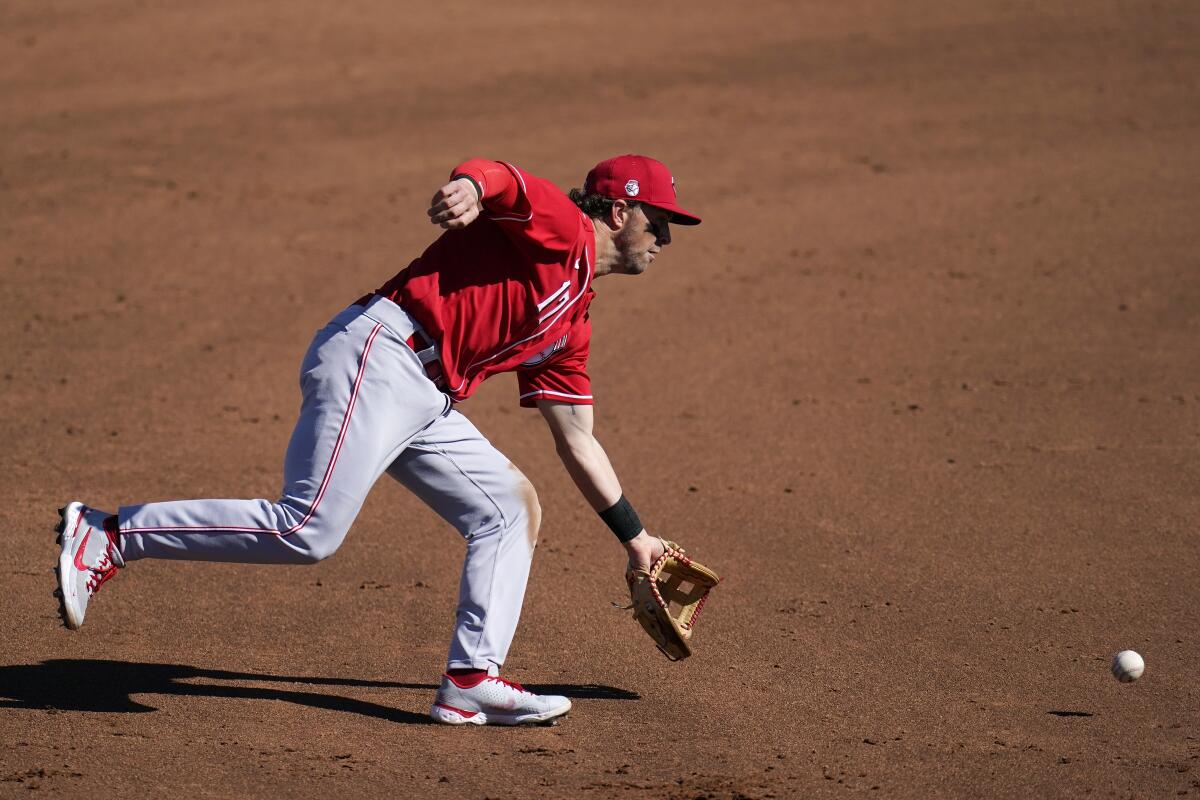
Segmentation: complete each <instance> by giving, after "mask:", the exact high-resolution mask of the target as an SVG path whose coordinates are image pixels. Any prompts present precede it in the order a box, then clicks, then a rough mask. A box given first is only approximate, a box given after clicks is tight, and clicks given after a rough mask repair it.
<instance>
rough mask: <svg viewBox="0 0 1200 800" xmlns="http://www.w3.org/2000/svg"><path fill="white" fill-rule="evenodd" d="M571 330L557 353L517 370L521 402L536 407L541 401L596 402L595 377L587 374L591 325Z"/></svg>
mask: <svg viewBox="0 0 1200 800" xmlns="http://www.w3.org/2000/svg"><path fill="white" fill-rule="evenodd" d="M583 327H584V328H585V329H584V330H580V329H579V328H576V329H574V330H572V331H571V333H570V339H576V338H578V339H579V342H578V343H576V342H572V341H570V340H568V341H567V342H564V343H563V348H562V350H560V351H559V352H557V353H552V354H550V356H549V357H548V358H546V359H545V360H544V361H541V362H540V363H538V364H536V365H532V366H522V367H521V368H520V369H518V370H517V389H518V391H519V392H520V395H521V397H520V400H521V405H522V406H524V407H526V408H533V407H535V406H536V405H537V402H538V401H539V400H551V401H553V402H556V403H569V404H571V405H576V406H590V405H592V380H591V378H589V377H588V374H587V360H588V350H589V338H590V334H591V324H590V323H587V324H585V326H583Z"/></svg>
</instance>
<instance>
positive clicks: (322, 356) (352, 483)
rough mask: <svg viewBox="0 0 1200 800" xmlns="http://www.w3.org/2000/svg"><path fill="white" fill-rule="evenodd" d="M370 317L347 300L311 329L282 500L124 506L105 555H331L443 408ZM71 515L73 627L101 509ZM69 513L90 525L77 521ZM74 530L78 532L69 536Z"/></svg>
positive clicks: (93, 576)
mask: <svg viewBox="0 0 1200 800" xmlns="http://www.w3.org/2000/svg"><path fill="white" fill-rule="evenodd" d="M391 308H392V309H394V310H395V311H397V312H398V311H399V309H398V308H397V307H395V306H391ZM399 313H401V314H402V313H403V312H399ZM375 316H378V317H380V318H381V319H386V315H384V314H378V313H377V314H375ZM375 316H370V315H368V313H367V309H364V308H362V307H359V306H351V307H350V308H348V309H346V310H345V311H343V312H342V313H341V314H339V315H338V316H337V317H335V318H334V320H333V321H332V322H331V323H330V324H329V325H328V326H326V327H325V328H324V329H322V330H321V331H319V332H318V334H317V336H316V337H315V339H314V340H313V343H312V345H311V346H310V348H309V350H308V353H307V354H306V355H305V358H304V362H303V365H302V367H301V376H300V384H301V390H302V394H303V403H302V406H301V411H300V416H299V419H298V420H297V423H296V427H295V429H294V430H293V433H292V438H291V442H290V444H289V446H288V451H287V456H286V458H285V463H284V484H283V491H282V493H281V496H280V498H279V499H278V500H265V499H258V500H185V501H171V502H163V503H146V504H142V505H131V506H125V507H122V508H121V509H120V511H119V513H118V515H117V520H116V525H115V529H114V530H115V532H114V533H113V535H112V538H111V542H112V543H113V549H114V551H115V553H116V557H113V558H110V561H116V560H117V558H120V559H121V560H122V563H123V562H128V561H135V560H137V559H140V558H169V559H187V560H197V561H234V562H242V563H259V564H305V563H313V562H315V561H319V560H321V559H322V558H325V557H326V556H328V555H329V554H331V553H332V552H333V551H334V550H336V549H337V547H338V546H339V545H340V544H341V542H342V540H343V539H344V538H345V535H346V532H347V530H348V529H349V527H350V524H351V523H352V522H353V521H354V518H355V517H356V516H357V514H358V511H359V509H360V508H361V506H362V503H363V500H364V499H365V498H366V495H367V492H368V491H369V490H370V488H371V486H372V485H373V484H374V483H375V481H376V480H377V479H378V478H379V476H380V475H381V474H382V473H383V471H384V469H386V468H387V466H388V464H390V463H391V462H392V461H393V460H394V459H395V458H396V456H397V454H398V453H399V452H400V451H401V450H403V448H404V447H405V445H406V444H407V443H408V441H409V440H410V439H412V438H413V437H414V436H415V435H417V434H418V433H420V432H421V431H422V430H423V429H425V428H426V427H428V426H429V425H430V424H431V423H432V422H433V421H434V420H437V419H439V418H440V416H441V415H443V414H445V413H446V412H447V411H448V406H449V403H448V400H447V398H446V396H445V395H444V394H442V393H441V392H439V391H438V390H437V388H436V387H435V386H434V385H433V383H432V382H430V380H429V378H428V377H427V376H426V374H425V372H424V369H423V368H422V366H421V363H420V361H419V360H418V359H417V357H416V356H415V355H414V354H413V352H412V350H411V349H409V347H408V345H407V344H405V339H404V337H402V336H401V335H400V333H397V332H396V331H395V330H394V327H396V326H395V324H394V322H395V320H386V321H388V322H391V323H393V324H392V325H389V324H385V323H384V322H381V321H379V320H377V319H376V318H375ZM77 505H80V504H72V505H70V506H68V509H73V508H74V507H75V506H77ZM66 517H67V514H66V512H64V520H63V528H64V531H65V532H64V534H63V551H62V555H61V557H60V575H59V581H60V591H61V592H62V595H63V598H64V605H66V606H67V607H66V608H65V609H64V614H65V616H66V618H67V622H68V626H70V627H78V625H79V624H80V623H82V621H83V615H84V612H85V610H86V606H87V601H88V599H89V598H90V596H91V595H92V594H94V592H95V590H96V589H98V588H99V586H100V585H101V584H102V583H103V581H102V580H99V579H98V576H99V575H100V574H101V572H102V571H103V570H104V569H106V568H107V564H104V563H102V559H101V556H100V555H97V554H94V553H93V552H92V551H93V550H94V549H95V542H96V541H98V539H97V537H94V536H88V535H87V533H86V531H87V529H88V528H89V527H91V528H98V527H103V526H102V521H103V520H104V519H105V518H106V517H107V515H106V514H104V513H103V512H95V511H92V512H89V513H83V512H80V513H79V514H77V515H76V517H71V519H67V518H66ZM76 518H78V519H80V520H83V521H84V523H87V522H89V521H90V522H91V523H93V524H91V525H90V526H89V525H88V524H84V523H81V524H79V525H76V524H75V520H76ZM77 528H78V530H79V533H78V534H72V533H70V531H73V530H76V529H77ZM93 562H95V563H93ZM68 567H69V568H68ZM97 570H101V572H98V571H97ZM103 574H105V575H107V576H111V572H107V573H103ZM105 580H107V577H106V578H105ZM71 604H73V607H72V605H71ZM72 623H74V624H72Z"/></svg>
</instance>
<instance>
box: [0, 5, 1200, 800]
mask: <svg viewBox="0 0 1200 800" xmlns="http://www.w3.org/2000/svg"><path fill="white" fill-rule="evenodd" d="M404 5H405V6H408V5H409V4H404ZM1197 42H1200V11H1198V10H1197V6H1196V4H1195V3H1189V2H1182V1H1180V2H1161V3H1154V4H1127V3H1117V2H1086V3H1067V2H1052V3H1032V2H1007V1H1002V0H992V1H989V2H979V3H961V4H952V3H933V2H925V1H924V0H919V1H918V2H899V1H898V0H891V1H889V0H853V1H852V2H849V3H839V4H832V3H814V2H806V3H788V2H768V3H761V4H752V5H745V4H742V5H740V6H739V5H737V4H723V3H716V2H707V1H705V2H699V3H687V4H684V3H665V4H659V5H656V6H651V7H640V6H630V7H616V8H607V7H600V6H594V5H592V6H587V7H584V6H583V5H579V6H576V5H573V4H565V3H550V2H538V3H518V4H493V5H485V4H468V3H451V4H411V7H402V5H401V4H397V3H388V2H357V1H356V2H351V3H337V4H328V3H316V2H294V3H282V2H273V3H235V2H229V1H228V0H218V1H217V2H210V3H199V4H185V3H163V2H154V1H152V2H132V1H131V0H101V2H94V3H89V4H83V3H64V2H52V3H43V2H32V1H31V0H18V2H15V3H9V4H6V5H4V6H3V7H0V270H2V273H0V274H2V275H3V285H4V291H3V294H2V295H0V334H2V338H3V342H4V346H3V350H2V351H0V353H2V355H0V367H2V372H3V377H2V382H0V437H2V441H3V448H2V449H0V470H2V473H3V475H4V481H3V489H2V492H3V494H2V495H0V497H2V498H3V503H0V523H2V530H3V531H4V538H3V541H4V543H5V544H6V546H5V547H3V548H0V576H3V577H2V580H3V586H4V589H5V591H4V592H3V599H2V600H0V621H2V622H0V626H2V627H0V632H2V634H3V639H4V643H5V646H4V651H3V656H2V658H0V748H2V749H0V796H3V797H19V796H30V795H31V794H34V793H33V792H31V791H30V790H37V791H36V794H37V795H44V794H61V795H72V796H80V795H83V794H84V793H87V794H99V795H102V796H122V797H164V796H166V797H178V796H184V795H186V796H190V797H210V796H211V797H235V796H249V795H265V794H267V793H268V792H272V793H274V794H275V795H276V796H279V797H289V798H290V797H297V798H309V797H327V796H346V797H351V796H364V797H376V796H379V797H382V796H388V797H416V796H421V797H424V796H433V797H461V798H484V797H488V798H526V797H589V798H591V797H596V798H600V797H614V796H619V797H629V798H636V797H647V798H650V797H656V798H680V799H681V800H682V799H683V798H689V799H690V798H700V797H704V798H769V797H841V796H845V795H851V794H865V795H869V796H879V797H923V798H926V797H967V796H988V797H1013V798H1027V797H1049V796H1083V795H1088V796H1092V797H1146V798H1159V797H1174V796H1179V795H1183V796H1189V797H1191V796H1197V795H1200V688H1198V687H1200V666H1198V665H1200V634H1198V633H1197V631H1198V630H1200V612H1198V610H1197V601H1198V599H1200V554H1198V553H1200V550H1198V539H1197V533H1198V530H1197V520H1200V460H1198V458H1197V456H1198V454H1200V272H1198V270H1200V257H1198V256H1197V253H1198V252H1200V225H1198V224H1197V221H1198V218H1200V215H1198V212H1200V46H1198V45H1197ZM622 152H646V153H649V154H652V155H655V156H657V157H659V158H661V159H663V160H664V161H666V162H667V163H668V164H670V165H671V168H672V170H673V171H674V172H675V174H676V175H677V176H678V180H679V191H680V197H681V201H682V202H683V203H684V205H685V206H686V207H688V208H689V209H693V208H694V209H695V210H696V212H697V213H699V214H700V215H701V216H703V217H704V218H705V223H704V224H703V225H702V226H700V227H699V228H696V229H684V230H677V231H676V232H675V242H674V243H673V244H672V245H671V247H670V248H669V249H668V250H667V252H666V253H665V257H664V258H661V259H659V260H658V261H657V262H656V263H655V264H654V265H653V267H652V268H651V270H650V271H649V272H648V273H647V274H645V275H643V276H641V277H638V278H634V279H626V278H618V277H614V278H607V279H605V280H604V281H602V282H600V283H599V284H598V285H597V287H596V288H597V291H598V296H597V298H596V301H595V303H594V304H593V306H592V309H593V311H592V319H593V322H594V325H595V340H594V344H593V348H592V351H593V356H592V370H591V371H592V375H593V381H594V384H595V389H596V394H597V406H596V413H597V424H598V436H599V438H600V439H601V441H603V442H604V444H605V446H606V447H607V449H608V450H609V452H610V454H611V455H612V456H613V459H614V462H615V464H616V467H617V470H618V472H619V474H620V475H621V477H622V481H623V484H624V485H625V487H626V489H627V491H628V494H629V495H630V497H631V498H632V499H633V500H634V502H635V503H636V504H637V505H638V508H639V510H640V512H641V514H642V517H643V519H645V520H646V521H647V522H648V524H649V525H650V527H651V529H652V531H654V532H656V533H660V534H663V535H669V536H671V537H677V538H679V539H680V540H682V541H683V542H684V543H685V544H686V545H687V546H688V547H689V550H691V551H692V552H693V553H694V554H695V555H696V556H697V557H698V558H700V559H702V560H703V561H705V562H706V563H709V564H711V565H712V566H713V567H714V568H716V569H717V570H718V571H719V572H721V573H722V574H723V575H724V576H725V578H726V580H725V582H724V583H723V584H722V585H721V586H720V587H719V589H718V590H717V592H716V593H715V594H714V595H713V599H712V601H711V603H710V604H709V607H708V608H707V609H706V610H705V615H704V619H703V620H702V621H701V625H700V627H699V629H698V632H697V634H696V644H697V648H698V654H697V655H696V656H695V657H693V658H692V659H690V660H689V661H686V662H682V663H680V664H669V663H667V662H666V661H665V660H664V659H662V658H661V657H660V656H659V655H658V654H657V653H656V652H655V651H654V649H653V647H652V645H651V644H650V642H649V640H648V639H647V638H645V637H644V635H643V634H642V633H641V632H640V630H637V629H636V627H635V624H634V623H633V622H632V620H630V619H629V618H628V616H627V615H626V614H624V613H621V612H618V611H615V610H613V609H612V607H611V605H610V601H611V600H620V599H621V598H622V595H623V592H624V585H623V582H622V580H621V566H622V563H623V560H622V554H621V553H620V551H619V549H618V548H617V547H616V546H615V545H614V543H613V542H612V538H611V536H610V535H609V534H608V533H607V531H606V530H605V529H604V528H603V525H602V524H601V523H600V522H599V521H598V520H597V519H596V518H595V515H594V514H592V513H591V512H590V511H589V510H588V509H587V508H586V506H585V504H584V502H583V501H582V499H581V498H580V497H579V496H578V493H577V492H576V491H575V489H574V488H573V487H572V486H571V484H570V481H569V479H568V478H567V476H566V475H565V474H564V473H563V471H562V469H561V467H560V466H559V465H558V462H557V459H556V457H555V455H554V451H553V447H552V444H551V441H550V437H549V434H548V432H547V431H546V429H545V426H544V424H543V423H542V421H541V418H540V416H539V415H538V414H537V413H536V412H530V411H527V410H522V409H519V408H518V407H517V405H516V387H515V381H513V380H511V379H510V378H511V376H503V377H501V378H497V379H495V380H493V381H491V382H489V384H488V385H487V386H485V387H484V389H483V390H482V391H481V392H480V393H479V394H478V395H477V396H476V397H474V398H472V399H471V400H470V401H469V402H467V403H466V404H464V406H463V410H464V411H465V412H466V413H467V414H468V416H470V417H471V419H472V420H474V421H475V422H476V424H478V425H479V427H480V428H481V429H482V430H483V431H484V432H485V433H487V434H488V436H489V437H490V438H491V439H492V440H493V441H494V442H495V443H496V444H497V445H498V446H499V447H500V448H501V449H502V450H503V451H505V452H506V453H507V454H509V455H510V456H511V457H512V459H513V460H514V462H515V463H516V464H518V465H519V466H520V468H521V469H522V471H524V472H525V473H526V474H527V475H528V476H529V477H530V478H531V479H532V480H533V481H534V483H535V484H536V485H537V487H538V491H539V494H540V497H541V500H542V504H543V506H544V509H545V517H544V523H543V530H542V540H541V545H540V547H539V549H538V555H537V557H536V559H535V561H534V568H533V575H532V577H531V582H530V588H529V592H528V595H527V598H526V604H525V612H524V615H523V618H522V625H521V628H520V630H519V632H518V635H517V640H516V642H515V643H514V646H513V650H512V656H511V659H510V662H509V663H508V665H506V674H508V675H509V676H510V677H512V678H514V679H516V680H519V681H522V682H524V683H526V684H531V685H533V686H535V687H541V688H548V689H552V690H554V691H558V692H562V693H566V694H568V695H570V696H571V697H573V698H574V699H575V710H574V711H573V712H572V713H571V715H570V717H569V718H568V719H567V720H566V721H565V722H564V723H563V724H561V725H559V726H557V727H552V728H528V729H519V730H497V729H490V728H489V729H482V730H474V729H473V730H460V729H448V728H442V727H438V726H434V725H431V724H428V720H427V717H426V713H427V711H428V707H429V703H430V700H431V696H432V692H433V690H434V688H435V683H436V680H437V677H438V675H439V671H440V669H441V667H442V663H443V658H444V654H445V646H446V641H447V638H448V635H449V632H450V629H451V624H452V610H453V603H454V601H455V597H456V585H457V577H458V570H459V567H460V564H461V560H460V554H461V550H460V548H461V546H462V545H461V541H460V540H459V538H458V537H457V535H456V534H455V533H454V532H453V531H452V530H450V529H448V528H447V527H446V526H445V525H444V524H443V523H442V522H441V521H440V520H439V519H437V518H436V517H435V516H434V515H433V514H432V512H430V511H428V510H427V509H426V508H425V507H424V506H422V505H421V504H420V502H419V501H418V500H417V499H416V498H414V497H412V496H411V495H409V494H407V493H406V492H405V491H404V490H403V489H401V488H400V487H398V486H396V485H393V484H390V483H386V482H384V483H381V484H380V485H379V486H378V487H377V488H376V489H375V491H374V493H373V494H372V495H371V497H370V498H369V500H368V502H367V505H366V507H365V508H364V510H363V513H362V514H361V516H360V517H359V520H358V522H357V524H356V526H355V528H354V530H353V531H352V532H351V534H350V536H349V537H348V538H347V541H346V544H345V545H344V546H343V547H342V549H341V550H340V551H339V552H338V553H337V554H336V555H335V556H334V557H333V558H331V559H329V560H327V561H324V562H322V563H321V564H319V565H317V566H314V567H275V568H265V567H249V566H245V567H243V566H230V565H212V564H198V563H173V562H163V561H150V560H146V561H141V562H138V563H136V564H133V565H131V568H129V569H127V570H125V571H123V572H122V574H120V575H119V576H118V578H117V579H116V580H114V581H113V582H112V583H110V584H108V585H107V586H106V587H105V590H104V592H103V593H101V595H100V596H99V597H98V598H97V600H96V601H95V605H94V606H93V607H92V609H91V611H90V613H89V617H88V624H87V626H86V627H85V628H84V629H83V630H81V631H79V632H75V633H71V632H68V631H66V630H64V629H62V628H61V626H60V624H59V622H58V618H57V614H56V604H55V601H54V599H53V598H52V597H51V590H52V589H53V586H54V584H53V576H52V574H51V572H50V568H51V566H52V565H53V563H54V559H55V554H56V548H55V547H54V545H53V532H52V530H51V528H52V526H53V525H54V523H55V521H56V517H55V513H54V509H55V508H56V507H57V506H59V505H61V504H63V503H64V502H66V501H67V500H71V499H82V500H86V501H87V502H89V503H92V504H94V505H96V506H98V507H102V508H112V507H115V506H116V505H118V504H122V503H130V502H137V501H148V500H157V499H169V498H183V497H257V496H273V495H274V493H276V492H277V491H278V481H279V470H280V464H281V461H282V456H283V449H284V446H285V443H286V441H287V437H288V434H289V432H290V425H291V423H292V421H293V418H294V414H295V410H296V405H297V402H298V398H299V394H298V391H297V388H296V369H297V365H298V363H299V359H300V357H301V355H302V354H303V351H304V348H305V347H306V346H307V344H308V341H309V338H310V336H311V335H312V332H313V331H314V330H316V329H317V328H319V327H320V326H321V325H323V324H324V323H325V321H326V320H327V319H328V318H329V317H330V316H332V315H333V314H334V313H336V312H337V311H338V310H339V309H340V308H342V307H344V306H345V305H346V304H347V303H348V302H350V301H351V300H353V299H354V298H355V297H357V296H359V295H361V294H362V293H363V292H365V291H368V290H370V289H372V288H374V287H376V286H378V285H379V284H380V283H382V281H383V280H384V279H386V278H387V277H389V276H391V275H392V274H393V273H394V272H396V271H397V270H398V269H400V268H401V267H402V266H404V264H405V263H407V261H408V260H409V259H410V258H411V257H412V256H413V255H415V254H416V253H418V252H419V251H420V250H421V249H422V248H423V247H424V245H425V244H426V243H427V242H428V241H429V240H430V239H431V238H432V236H433V235H434V234H435V233H436V231H435V230H434V229H433V228H431V227H430V226H429V225H428V223H427V222H425V221H424V218H423V214H424V209H425V207H426V206H425V203H426V201H427V200H428V197H429V195H430V194H431V193H432V191H433V190H434V189H435V188H436V187H437V186H438V185H440V182H441V181H442V180H443V178H444V177H445V175H446V172H447V170H448V169H449V168H450V167H451V166H452V165H453V164H455V163H457V162H458V161H459V160H461V159H462V158H464V157H467V156H472V155H481V156H490V157H497V158H505V159H507V160H511V161H514V162H516V163H518V164H521V165H522V166H524V167H525V168H527V169H529V170H530V171H532V172H534V173H537V174H541V175H544V176H546V177H548V178H550V179H552V180H554V181H555V182H556V183H558V184H559V185H560V186H562V187H564V188H568V187H570V186H574V185H578V184H579V183H580V181H581V180H582V176H583V173H584V172H585V171H586V169H587V168H588V167H589V166H590V165H591V164H592V163H594V162H595V161H597V160H599V159H601V158H604V157H607V156H610V155H613V154H616V153H622ZM1122 648H1133V649H1136V650H1138V651H1140V652H1141V653H1142V654H1143V655H1144V656H1145V658H1146V663H1147V671H1146V676H1145V677H1144V678H1143V679H1142V680H1141V681H1140V682H1138V683H1136V684H1132V685H1120V684H1118V683H1117V682H1115V681H1114V680H1113V679H1112V678H1111V677H1110V676H1109V674H1108V671H1107V670H1108V658H1109V657H1110V656H1111V654H1112V653H1114V652H1116V651H1117V650H1119V649H1122Z"/></svg>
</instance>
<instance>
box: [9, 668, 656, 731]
mask: <svg viewBox="0 0 1200 800" xmlns="http://www.w3.org/2000/svg"><path fill="white" fill-rule="evenodd" d="M213 681H243V682H244V681H262V682H268V683H294V684H300V685H307V686H350V687H366V688H381V689H421V690H425V691H428V692H430V693H432V692H435V691H437V688H438V687H437V685H436V684H430V683H399V682H394V681H368V680H358V679H355V678H316V677H298V676H288V675H263V674H259V673H255V672H231V671H228V670H220V669H201V668H199V667H189V666H185V665H183V664H141V663H137V662H130V661H100V660H85V659H54V660H50V661H43V662H42V663H40V664H16V665H12V666H7V667H0V708H41V709H59V710H63V711H107V712H119V713H137V712H147V711H156V710H157V709H156V708H154V707H153V706H148V705H145V704H144V703H139V702H138V701H136V700H134V699H133V697H132V695H135V694H137V695H146V694H173V695H188V696H198V697H237V698H243V699H245V698H249V699H252V700H282V701H284V702H288V703H296V704H297V705H302V706H309V707H311V708H322V709H326V710H329V711H343V712H346V713H350V714H362V715H363V716H365V717H375V718H376V719H384V720H387V721H389V722H403V723H406V724H409V725H430V724H433V723H432V720H430V719H429V717H427V716H425V715H424V714H414V713H412V712H411V711H402V710H401V709H398V708H392V707H390V706H385V705H380V704H378V703H371V702H368V701H366V700H356V699H354V698H353V697H344V696H341V695H336V694H324V693H321V692H314V691H301V690H299V689H282V688H280V689H277V688H274V687H262V686H234V685H230V684H223V683H214V682H213ZM526 688H528V689H529V690H530V691H534V692H539V693H550V694H563V695H566V696H567V697H571V698H587V699H599V700H638V699H640V696H639V695H638V694H637V693H636V692H630V691H627V690H625V689H617V688H615V687H612V686H602V685H597V684H583V685H563V686H528V687H526Z"/></svg>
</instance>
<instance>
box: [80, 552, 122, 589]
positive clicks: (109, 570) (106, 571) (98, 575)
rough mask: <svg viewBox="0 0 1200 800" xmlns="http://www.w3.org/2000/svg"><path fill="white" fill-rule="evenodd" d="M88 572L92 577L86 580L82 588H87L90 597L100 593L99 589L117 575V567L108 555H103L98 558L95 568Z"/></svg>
mask: <svg viewBox="0 0 1200 800" xmlns="http://www.w3.org/2000/svg"><path fill="white" fill-rule="evenodd" d="M90 571H91V573H92V575H91V577H89V578H88V579H87V582H86V583H85V584H84V586H85V587H86V588H87V591H88V594H89V595H92V594H95V593H96V592H98V591H100V587H101V586H103V585H104V584H105V583H107V582H108V581H109V579H111V578H112V576H114V575H116V574H117V565H116V564H114V563H113V562H112V559H111V558H109V555H108V553H105V554H104V555H102V556H100V559H99V560H98V561H97V562H96V566H94V567H91V568H90Z"/></svg>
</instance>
